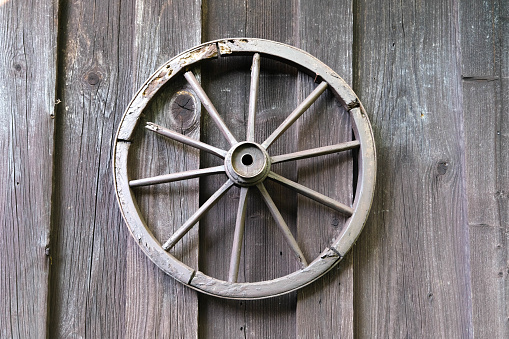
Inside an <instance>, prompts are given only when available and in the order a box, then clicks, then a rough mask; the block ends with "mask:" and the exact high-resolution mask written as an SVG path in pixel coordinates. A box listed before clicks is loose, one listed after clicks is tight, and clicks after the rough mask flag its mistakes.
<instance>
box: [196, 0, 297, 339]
mask: <svg viewBox="0 0 509 339" xmlns="http://www.w3.org/2000/svg"><path fill="white" fill-rule="evenodd" d="M292 6H293V5H292V2H291V1H281V2H271V1H262V2H260V1H258V2H255V1H247V2H240V1H235V2H234V3H232V4H224V3H223V2H221V1H216V0H213V1H207V2H206V7H205V8H204V11H205V15H204V28H203V29H204V40H205V41H207V40H213V39H218V38H223V37H235V36H236V37H239V36H240V37H241V36H248V37H261V38H268V39H271V40H276V41H281V42H286V43H292V42H294V41H293V39H294V31H293V25H292V24H291V22H292V20H293V19H294V13H293V8H292ZM233 58H234V57H229V58H224V59H225V60H218V62H217V63H218V65H214V66H213V67H210V68H207V71H206V72H205V70H204V74H203V79H204V84H205V87H206V90H207V93H208V94H209V95H210V97H211V99H212V101H213V103H214V104H215V105H216V108H217V109H218V111H219V112H220V113H222V114H224V116H225V117H227V118H225V121H226V122H227V125H228V127H229V128H230V129H231V130H232V132H233V134H234V135H235V137H237V138H238V139H239V140H245V139H244V138H245V133H246V130H245V125H246V122H247V116H248V98H249V87H250V73H251V72H250V68H251V57H246V58H243V57H235V59H233ZM296 76H297V72H296V70H295V69H293V68H291V67H283V66H281V65H280V64H278V63H276V62H271V61H270V60H267V59H266V58H263V57H262V60H261V76H260V85H259V88H260V89H259V91H260V92H259V93H260V94H259V99H258V110H257V117H256V121H257V124H256V128H255V141H256V142H258V143H261V142H262V141H264V140H265V139H266V138H267V137H268V136H269V135H270V133H271V132H272V131H273V130H275V129H276V128H277V127H278V126H279V125H280V124H281V122H282V121H283V120H284V118H285V117H286V116H287V115H288V114H289V113H291V112H292V110H293V109H294V108H295V107H296V105H297V101H296V87H295V86H296ZM216 132H217V130H215V127H214V126H213V123H212V122H211V121H210V120H209V119H208V118H206V119H205V120H204V121H203V123H202V138H203V139H204V140H206V141H207V142H210V143H211V144H213V145H215V146H223V147H226V143H225V139H224V138H223V137H222V136H221V135H220V134H218V133H216ZM294 137H295V128H294V129H289V130H288V131H287V132H286V133H285V134H284V135H283V136H282V137H281V138H280V139H278V140H277V141H276V142H275V143H274V145H273V146H271V147H270V148H269V150H270V151H269V154H282V153H287V152H292V151H296V146H297V145H296V142H295V140H294V139H293V138H294ZM210 161H212V160H211V158H210V157H207V156H206V157H202V167H207V166H208V165H209V164H211V163H210ZM274 167H275V170H276V171H277V172H278V173H280V174H284V175H285V176H287V177H289V178H290V179H296V171H295V168H292V166H288V165H287V164H282V165H278V166H274ZM211 179H212V180H202V181H201V182H200V187H201V188H202V192H201V194H202V197H201V199H202V200H204V199H206V197H207V196H208V195H210V194H211V193H212V191H213V189H214V188H216V187H219V185H220V184H222V182H224V180H225V178H223V177H221V178H219V177H218V178H211ZM214 180H216V181H214ZM266 186H267V190H268V191H269V193H270V194H271V195H272V198H273V199H274V201H275V203H276V205H277V207H278V208H279V209H280V211H281V212H282V214H283V217H284V218H285V221H286V222H287V223H288V224H289V226H290V227H291V229H292V230H293V231H294V232H295V226H296V223H295V207H296V195H295V194H294V193H293V192H291V191H289V190H288V189H286V188H282V187H281V186H279V185H278V184H276V183H272V182H268V183H267V185H266ZM238 196H239V192H238V190H237V189H236V190H231V191H230V192H229V193H228V194H227V196H226V197H225V198H223V199H222V200H221V202H220V203H219V204H218V205H217V206H215V207H214V208H213V209H212V210H210V211H209V213H208V214H207V216H206V218H205V219H203V220H202V221H201V223H200V239H201V241H200V258H201V259H200V270H202V271H204V272H205V273H208V274H211V275H213V274H215V276H216V277H218V278H221V279H227V278H228V269H229V258H230V251H231V248H232V243H233V234H234V225H235V217H236V213H237V201H238ZM283 197H285V198H283ZM248 199H249V203H248V209H247V218H246V220H247V221H246V229H245V234H244V243H243V250H242V257H241V264H240V273H239V281H259V280H267V279H271V278H274V277H277V276H280V275H284V274H286V273H289V272H290V271H291V270H295V269H297V267H298V266H297V261H296V260H295V257H294V255H293V253H292V250H291V249H290V247H289V246H287V245H286V243H285V241H284V239H283V237H282V236H281V234H280V232H279V231H278V230H277V226H276V224H275V223H274V221H273V218H272V216H271V215H270V214H269V212H268V210H267V207H266V206H265V204H264V202H263V201H262V199H261V196H260V194H259V192H258V191H257V190H256V189H253V190H250V192H249V195H248ZM223 220H224V222H223ZM294 234H295V233H294ZM219 243H221V246H219V245H218V244H219ZM285 272H286V273H285ZM295 299H296V294H295V293H291V294H288V295H285V296H282V297H278V298H273V299H267V300H259V301H226V300H220V299H217V298H212V297H208V296H205V295H200V299H199V306H200V315H199V318H200V337H203V338H221V337H249V338H262V337H272V336H275V335H283V334H284V335H286V336H289V337H292V336H294V334H295Z"/></svg>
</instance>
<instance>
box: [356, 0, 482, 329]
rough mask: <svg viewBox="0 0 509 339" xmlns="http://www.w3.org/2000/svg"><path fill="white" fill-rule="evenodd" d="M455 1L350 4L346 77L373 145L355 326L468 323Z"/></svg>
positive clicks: (358, 257) (358, 263)
mask: <svg viewBox="0 0 509 339" xmlns="http://www.w3.org/2000/svg"><path fill="white" fill-rule="evenodd" d="M457 3H458V2H456V1H427V2H425V3H424V2H417V1H408V2H400V1H392V0H387V1H382V2H380V1H369V0H368V1H360V2H356V4H355V8H354V13H355V15H354V20H355V22H356V23H355V28H354V32H355V44H354V46H355V47H354V52H355V54H354V60H355V66H354V89H355V91H356V92H357V93H358V94H359V96H360V98H362V100H363V103H364V104H365V106H366V109H367V111H368V114H370V118H371V122H372V125H373V128H374V134H375V138H376V145H377V153H378V166H377V167H378V175H377V179H378V180H377V189H376V191H375V200H374V204H373V208H372V210H371V218H370V221H369V222H368V225H367V226H366V228H365V230H364V231H363V234H362V236H361V237H360V239H359V241H358V242H357V245H356V247H355V253H354V254H355V256H354V283H355V285H354V287H355V289H354V304H355V307H356V308H355V318H354V320H355V334H356V336H358V337H360V338H371V337H382V338H383V337H412V336H421V335H425V336H427V337H434V338H453V337H456V338H457V337H470V336H471V335H472V333H471V314H470V312H471V304H470V298H469V295H470V286H469V284H470V276H469V274H470V272H469V252H468V228H467V219H466V213H467V211H466V202H465V188H464V157H463V147H464V145H463V133H462V123H463V116H462V107H461V105H462V100H461V98H462V92H461V73H460V64H459V52H460V50H459V49H460V46H459V44H458V42H459V27H458V26H459V19H458V8H457Z"/></svg>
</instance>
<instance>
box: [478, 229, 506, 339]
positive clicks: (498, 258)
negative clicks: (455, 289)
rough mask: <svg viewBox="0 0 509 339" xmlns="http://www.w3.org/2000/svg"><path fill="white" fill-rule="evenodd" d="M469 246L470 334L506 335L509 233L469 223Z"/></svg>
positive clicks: (484, 335) (487, 336)
mask: <svg viewBox="0 0 509 339" xmlns="http://www.w3.org/2000/svg"><path fill="white" fill-rule="evenodd" d="M470 246H471V249H470V251H471V252H470V253H471V257H470V263H471V266H472V320H473V334H474V337H476V338H507V336H508V335H509V325H508V324H507V322H508V320H507V319H508V318H507V312H508V306H507V301H508V290H509V289H508V286H509V284H508V281H509V279H508V276H509V265H508V263H509V255H508V253H509V251H508V246H509V232H508V231H507V229H506V228H502V227H492V226H488V225H472V226H470Z"/></svg>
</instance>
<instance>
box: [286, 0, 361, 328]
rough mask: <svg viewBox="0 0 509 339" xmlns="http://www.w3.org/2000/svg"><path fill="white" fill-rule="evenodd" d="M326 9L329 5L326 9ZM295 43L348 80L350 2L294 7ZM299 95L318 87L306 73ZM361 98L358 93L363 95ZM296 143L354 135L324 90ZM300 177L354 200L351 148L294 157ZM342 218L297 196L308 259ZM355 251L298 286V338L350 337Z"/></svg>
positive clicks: (343, 112) (329, 192)
mask: <svg viewBox="0 0 509 339" xmlns="http://www.w3.org/2000/svg"><path fill="white" fill-rule="evenodd" d="M324 9H327V10H324ZM296 19H297V22H298V36H299V38H298V39H296V43H297V47H299V48H302V49H304V50H306V51H308V52H309V53H311V54H313V55H314V56H316V57H317V58H318V59H320V60H321V61H323V62H324V63H325V64H326V65H328V66H329V67H331V68H332V69H333V70H334V71H336V72H337V73H338V74H339V75H340V76H341V77H342V78H343V79H344V80H345V81H346V82H347V83H349V84H351V80H352V42H353V16H352V2H351V1H349V0H346V1H339V2H338V1H329V0H324V1H313V2H307V1H302V2H299V4H298V9H297V17H296ZM299 80H300V82H299V85H300V88H299V94H298V98H299V100H303V99H304V98H305V97H306V96H307V95H308V94H309V93H310V92H311V91H312V90H313V88H314V87H316V84H314V83H313V81H312V80H313V79H310V77H309V76H308V75H304V74H303V75H302V76H300V77H299ZM361 100H362V98H361ZM297 123H298V126H299V133H298V135H299V137H298V145H299V149H307V148H313V147H319V146H324V145H331V144H335V143H340V142H344V141H349V140H351V138H352V127H351V124H350V119H349V114H348V112H347V111H346V110H345V109H344V108H342V107H341V106H340V104H339V103H338V102H337V101H336V100H335V99H334V97H333V95H332V94H331V93H330V92H329V91H327V92H326V93H325V94H323V95H322V97H321V98H320V99H319V100H318V101H317V102H315V104H313V106H311V107H310V109H309V110H308V111H307V112H306V113H305V114H304V115H303V116H302V117H301V118H300V119H299V120H298V122H297ZM295 165H296V166H297V168H298V179H299V183H301V184H303V185H305V186H307V187H310V188H312V189H314V190H316V191H318V192H320V193H323V194H325V195H326V196H329V197H331V198H333V199H335V200H337V201H340V202H343V203H345V204H347V205H351V203H352V201H353V193H352V192H353V180H352V179H353V173H352V171H353V162H352V152H350V151H349V152H343V153H339V154H333V155H329V156H322V157H317V158H313V159H308V160H303V161H298V162H297V163H296V164H295ZM345 220H346V218H345V217H344V216H343V215H342V214H340V213H338V212H336V211H334V210H332V209H330V208H328V207H325V206H322V205H320V204H318V203H316V202H315V201H312V200H309V199H308V198H306V197H302V196H299V199H298V212H297V224H298V239H299V240H300V241H301V242H302V243H303V251H304V254H305V255H306V256H307V258H308V260H313V259H314V258H316V256H317V255H318V253H319V252H321V251H322V250H323V249H324V248H325V247H327V246H328V245H330V243H331V242H332V239H333V238H335V236H337V234H338V232H339V231H340V230H341V228H342V226H343V225H344V223H345ZM352 259H353V255H352V253H349V254H348V255H347V257H346V258H345V259H343V260H344V261H343V262H342V263H341V264H340V265H339V267H337V268H335V269H333V270H332V271H331V272H329V274H327V275H326V276H325V277H322V278H321V279H319V280H318V281H316V282H315V283H313V284H311V285H310V286H308V287H306V288H304V289H302V290H300V291H299V292H298V302H297V310H296V317H297V321H296V327H297V328H296V332H297V333H296V334H297V337H298V338H336V337H341V338H352V337H353V310H354V308H353V307H354V305H353V265H352V262H353V261H352Z"/></svg>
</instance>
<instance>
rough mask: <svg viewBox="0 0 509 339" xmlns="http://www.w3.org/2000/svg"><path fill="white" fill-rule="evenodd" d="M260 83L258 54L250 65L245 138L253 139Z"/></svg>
mask: <svg viewBox="0 0 509 339" xmlns="http://www.w3.org/2000/svg"><path fill="white" fill-rule="evenodd" d="M259 83H260V54H258V53H255V55H254V56H253V65H252V66H251V89H250V90H249V115H248V118H247V132H246V140H247V141H254V127H255V117H256V102H257V99H258V85H259Z"/></svg>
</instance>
